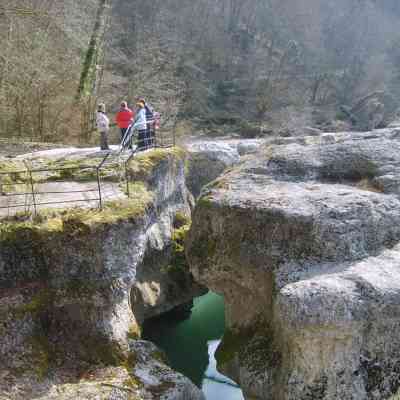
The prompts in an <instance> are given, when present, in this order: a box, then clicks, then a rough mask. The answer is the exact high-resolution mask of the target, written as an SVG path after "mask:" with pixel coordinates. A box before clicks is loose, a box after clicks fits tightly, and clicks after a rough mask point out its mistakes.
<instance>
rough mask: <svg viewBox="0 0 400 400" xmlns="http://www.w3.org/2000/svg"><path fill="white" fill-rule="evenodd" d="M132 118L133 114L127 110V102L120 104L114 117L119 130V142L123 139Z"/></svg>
mask: <svg viewBox="0 0 400 400" xmlns="http://www.w3.org/2000/svg"><path fill="white" fill-rule="evenodd" d="M134 118H135V113H134V112H133V111H132V110H131V109H130V108H128V104H127V102H126V101H123V102H122V103H121V108H120V110H119V111H118V113H117V115H116V117H115V122H116V123H117V125H118V126H119V128H120V130H121V141H122V139H123V138H124V136H125V133H126V131H127V130H128V128H129V126H130V125H131V124H132V121H133V119H134Z"/></svg>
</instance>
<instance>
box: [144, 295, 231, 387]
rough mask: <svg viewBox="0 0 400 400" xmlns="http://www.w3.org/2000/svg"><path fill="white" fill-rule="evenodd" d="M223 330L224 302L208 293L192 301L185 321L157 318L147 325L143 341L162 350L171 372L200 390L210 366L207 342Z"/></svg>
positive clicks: (218, 337) (218, 335)
mask: <svg viewBox="0 0 400 400" xmlns="http://www.w3.org/2000/svg"><path fill="white" fill-rule="evenodd" d="M224 328H225V318H224V300H223V298H222V297H221V296H218V295H217V294H215V293H212V292H209V293H208V294H206V295H205V296H202V297H199V298H197V299H195V300H194V307H193V309H192V314H191V317H190V318H189V319H187V320H185V321H171V320H168V319H167V318H159V319H155V320H152V321H150V322H148V323H146V324H145V326H144V338H145V339H147V340H150V341H152V342H154V343H156V344H157V345H158V346H159V347H160V348H162V349H163V350H164V351H165V352H166V354H167V356H168V359H169V361H170V364H171V366H172V368H174V369H175V370H176V371H179V372H181V373H182V374H184V375H186V376H187V377H189V378H190V379H191V380H192V381H193V382H194V383H195V384H196V385H198V386H199V387H200V386H201V383H202V380H203V375H204V372H205V370H206V368H207V366H208V363H209V355H208V341H210V340H217V339H220V338H221V337H222V335H223V334H224Z"/></svg>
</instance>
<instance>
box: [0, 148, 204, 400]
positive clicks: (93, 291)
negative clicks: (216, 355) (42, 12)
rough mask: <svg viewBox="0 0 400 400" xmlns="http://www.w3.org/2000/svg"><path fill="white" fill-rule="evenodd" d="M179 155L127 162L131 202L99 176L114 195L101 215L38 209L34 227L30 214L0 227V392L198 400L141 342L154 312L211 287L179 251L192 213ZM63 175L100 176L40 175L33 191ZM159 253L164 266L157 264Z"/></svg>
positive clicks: (108, 175)
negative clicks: (178, 243)
mask: <svg viewBox="0 0 400 400" xmlns="http://www.w3.org/2000/svg"><path fill="white" fill-rule="evenodd" d="M42 157H43V155H42ZM57 157H58V158H59V159H61V158H63V157H65V155H63V156H62V157H61V156H60V155H59V156H57ZM78 158H79V157H78ZM184 158H185V156H184V154H183V153H182V152H181V151H179V150H176V149H173V150H156V151H151V152H148V153H145V154H144V155H142V156H139V158H136V159H134V160H133V161H132V162H131V163H130V164H129V165H128V176H129V181H130V183H129V185H130V193H131V196H130V198H127V196H126V194H124V190H125V184H123V185H122V184H121V183H120V182H119V181H118V179H117V178H118V175H119V172H118V170H116V169H115V168H114V167H107V168H106V171H105V174H104V176H103V179H104V180H105V181H107V184H108V185H110V186H112V187H113V188H114V189H115V190H114V192H115V193H117V196H116V197H115V198H114V199H108V200H107V201H106V202H105V204H104V207H103V208H104V209H103V211H102V212H100V211H98V210H93V209H84V208H72V209H64V210H63V209H52V210H44V209H42V210H41V211H40V213H39V216H38V217H36V218H35V219H34V220H33V221H32V220H31V219H29V218H28V216H25V215H18V216H17V217H15V218H12V219H8V220H3V221H2V223H1V226H0V321H1V323H0V336H1V340H0V365H1V371H0V378H1V379H0V394H1V395H6V396H8V395H10V396H11V398H12V399H27V398H31V397H30V396H31V395H32V393H36V394H37V393H41V394H42V396H43V397H40V398H43V399H47V398H49V399H50V398H65V399H67V398H68V399H76V398H97V397H95V396H98V395H99V393H103V392H101V391H99V386H101V388H102V390H103V391H104V393H105V394H104V395H110V396H111V395H113V396H116V397H113V398H118V399H141V398H146V399H147V398H149V399H161V398H162V399H182V400H183V399H192V398H193V399H201V398H202V395H201V393H200V391H199V390H198V389H196V388H195V387H194V385H193V384H192V383H191V382H190V381H189V380H188V379H186V378H184V377H182V376H180V375H179V374H176V373H174V372H173V371H171V370H170V369H168V367H167V366H166V365H165V364H164V362H163V357H162V355H161V353H159V352H158V351H157V350H156V349H155V348H151V349H150V348H149V346H150V344H146V343H142V344H140V343H139V342H137V341H136V339H138V338H139V337H140V324H141V322H142V321H143V319H144V318H145V317H147V316H148V314H151V315H156V314H157V313H161V312H163V311H166V310H169V309H171V308H173V307H175V306H177V305H179V304H181V303H184V302H186V301H188V300H189V299H191V298H192V297H194V296H195V295H196V294H198V293H202V292H203V291H204V289H203V288H202V287H199V286H198V285H196V284H195V283H194V282H193V279H192V277H191V274H190V272H189V271H188V270H187V269H185V267H184V266H182V264H181V263H179V262H177V261H176V254H175V252H174V251H173V249H174V240H175V238H176V236H177V235H178V234H179V230H180V229H184V227H185V223H186V222H187V220H186V218H187V217H186V216H189V215H190V208H189V203H188V198H189V197H190V196H189V193H188V192H187V189H186V186H185V179H184V164H185V163H184ZM71 159H74V157H69V163H70V164H71V162H72V161H71ZM85 159H86V162H87V155H85ZM58 161H60V160H52V161H51V163H52V165H53V163H54V162H58ZM81 161H82V160H81ZM15 162H18V161H15ZM31 162H32V163H33V164H35V165H43V163H48V160H47V159H45V158H41V159H39V158H37V159H35V160H31ZM75 162H76V163H77V162H79V160H77V159H74V163H75ZM84 172H85V171H81V173H84ZM74 174H78V172H74ZM56 178H57V179H61V180H63V183H64V184H65V185H67V186H68V185H69V184H72V183H73V182H75V180H78V181H81V182H82V184H83V185H89V184H90V181H91V179H93V177H92V176H90V174H89V175H88V174H87V171H86V172H85V175H84V176H78V175H73V176H68V177H65V176H64V177H63V176H61V177H60V176H57V177H55V176H45V177H43V176H42V177H40V181H39V182H38V183H37V184H38V185H41V186H40V187H44V186H43V185H47V184H49V183H46V180H48V181H49V182H54V180H55V179H56ZM154 253H157V254H158V255H159V256H160V257H162V258H163V265H159V264H152V258H151V255H152V254H154ZM178 278H179V279H178ZM177 281H178V283H177ZM132 310H133V312H132ZM143 310H146V313H145V312H143ZM139 344H140V345H139ZM99 366H101V367H99ZM106 367H107V368H111V369H107V368H106ZM104 368H106V369H104ZM113 368H114V369H113ZM92 370H93V373H92V372H91V371H92ZM150 370H151V371H153V370H157V372H154V373H153V374H152V375H151V374H150V372H149V371H150ZM146 371H147V372H146ZM149 374H150V375H151V376H150V377H149V376H148V375H149ZM52 385H53V388H52V389H51V390H50V387H51V386H52ZM54 385H55V386H54ZM10 388H11V389H10ZM96 388H97V389H96ZM96 390H97V392H96ZM80 391H81V392H80ZM82 391H83V392H82ZM86 392H87V395H85V396H83V395H82V396H83V397H79V396H78V395H77V393H86ZM106 392H107V393H106ZM109 392H110V393H109ZM111 392H112V393H111ZM114 392H115V393H114ZM60 393H63V394H62V396H61V394H60ZM60 396H61V397H60ZM135 396H136V397H135ZM0 397H1V396H0ZM107 398H108V397H107ZM110 398H111V397H110Z"/></svg>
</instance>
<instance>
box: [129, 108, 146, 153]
mask: <svg viewBox="0 0 400 400" xmlns="http://www.w3.org/2000/svg"><path fill="white" fill-rule="evenodd" d="M136 105H137V107H138V110H137V113H136V116H135V120H134V122H133V126H132V129H135V130H137V131H138V141H137V150H145V149H146V148H147V145H148V143H147V139H148V138H147V123H146V109H145V104H144V101H143V100H139V101H138V102H137V103H136Z"/></svg>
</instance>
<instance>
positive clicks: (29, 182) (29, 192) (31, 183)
mask: <svg viewBox="0 0 400 400" xmlns="http://www.w3.org/2000/svg"><path fill="white" fill-rule="evenodd" d="M171 139H172V140H171ZM174 145H175V135H174V137H173V138H170V141H165V139H164V137H163V136H162V135H160V137H158V135H156V136H155V142H154V143H153V144H150V145H148V144H146V146H145V148H144V149H143V150H147V149H149V148H168V147H173V146H174ZM140 152H141V150H138V149H135V150H131V151H130V154H129V157H128V158H127V159H126V160H125V161H124V170H125V171H124V172H125V177H124V178H125V180H126V193H127V196H128V197H130V186H129V173H128V164H129V162H130V161H131V160H132V158H133V157H134V156H135V155H136V154H138V153H140ZM110 156H111V152H108V153H107V154H106V155H105V156H104V157H103V159H102V160H101V161H100V162H99V163H98V164H97V165H79V166H71V167H68V166H67V167H66V166H60V167H51V168H31V167H30V166H29V165H28V163H27V162H26V161H25V160H24V161H23V162H24V164H25V167H26V169H25V170H16V171H6V172H0V178H1V177H2V176H7V175H8V176H15V175H22V174H23V175H24V176H25V179H21V178H20V177H19V181H17V182H12V183H2V182H1V179H0V189H2V188H3V187H15V186H22V185H25V186H26V190H25V191H23V192H13V193H7V192H5V193H1V190H0V197H2V196H4V197H8V198H12V197H15V198H20V197H22V196H25V199H27V198H28V197H29V196H31V201H25V203H24V204H19V203H17V204H7V205H5V206H1V205H0V210H1V209H15V208H22V207H24V208H25V209H30V208H31V207H33V212H34V215H37V212H38V206H44V205H54V204H70V203H82V202H93V201H98V208H99V209H100V210H102V209H103V198H104V195H103V193H102V176H101V172H102V168H103V167H105V165H107V167H114V166H115V167H119V168H121V169H122V165H121V160H120V159H118V161H117V162H115V161H111V163H107V164H106V162H107V161H108V160H109V159H110ZM78 170H93V171H95V174H96V178H95V182H93V183H96V188H91V189H85V190H67V191H57V190H52V191H37V190H35V185H37V184H40V183H41V182H40V181H39V182H38V181H35V180H34V175H35V174H37V173H44V172H59V171H78ZM122 179H123V178H122ZM21 180H23V181H22V182H21ZM54 182H57V181H54ZM42 183H43V182H42ZM95 192H96V193H97V196H95V197H90V198H87V199H74V200H58V201H46V202H40V199H38V197H40V196H43V195H49V194H74V193H88V194H93V193H95Z"/></svg>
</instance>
